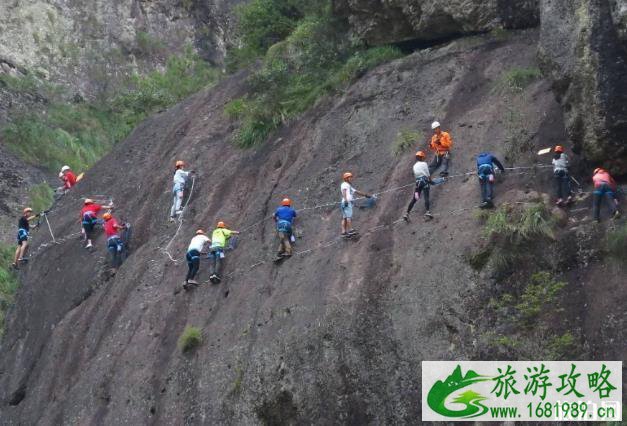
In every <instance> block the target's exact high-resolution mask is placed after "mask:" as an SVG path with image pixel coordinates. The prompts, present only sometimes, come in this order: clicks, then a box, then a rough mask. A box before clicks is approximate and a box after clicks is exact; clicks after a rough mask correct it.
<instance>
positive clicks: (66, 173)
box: [57, 166, 76, 193]
mask: <svg viewBox="0 0 627 426" xmlns="http://www.w3.org/2000/svg"><path fill="white" fill-rule="evenodd" d="M59 179H61V180H62V181H63V186H62V187H61V188H58V189H57V191H58V192H62V193H65V192H67V191H68V190H69V189H70V188H72V187H73V186H74V185H76V175H75V174H74V172H73V171H72V170H71V169H70V166H63V167H61V172H60V173H59Z"/></svg>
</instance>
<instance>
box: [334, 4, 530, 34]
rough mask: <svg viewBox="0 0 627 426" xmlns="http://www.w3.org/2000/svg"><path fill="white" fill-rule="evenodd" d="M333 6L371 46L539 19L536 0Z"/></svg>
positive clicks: (522, 24)
mask: <svg viewBox="0 0 627 426" xmlns="http://www.w3.org/2000/svg"><path fill="white" fill-rule="evenodd" d="M333 6H334V10H335V11H336V12H337V13H338V14H340V15H344V16H347V17H348V19H349V21H350V23H351V25H352V26H353V29H354V31H355V33H356V34H357V35H358V36H359V37H361V38H363V39H365V40H366V41H368V42H369V43H372V44H382V43H394V42H400V41H405V40H425V41H433V40H438V39H444V38H448V37H453V36H459V35H463V34H469V33H478V32H485V31H490V30H491V29H494V28H497V27H505V28H530V27H535V26H536V25H538V18H539V9H538V2H537V0H512V1H507V0H490V1H476V0H453V1H446V0H391V1H386V0H334V1H333Z"/></svg>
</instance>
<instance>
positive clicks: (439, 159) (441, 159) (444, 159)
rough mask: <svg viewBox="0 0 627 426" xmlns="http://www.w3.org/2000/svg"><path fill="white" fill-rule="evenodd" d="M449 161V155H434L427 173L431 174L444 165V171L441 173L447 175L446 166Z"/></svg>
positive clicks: (447, 153) (448, 153)
mask: <svg viewBox="0 0 627 426" xmlns="http://www.w3.org/2000/svg"><path fill="white" fill-rule="evenodd" d="M450 161H451V153H450V152H446V153H444V154H441V155H440V154H435V157H433V160H431V164H429V173H433V172H434V171H435V170H436V169H437V168H438V167H440V166H441V165H442V164H444V169H443V170H442V173H445V174H448V166H449V163H450Z"/></svg>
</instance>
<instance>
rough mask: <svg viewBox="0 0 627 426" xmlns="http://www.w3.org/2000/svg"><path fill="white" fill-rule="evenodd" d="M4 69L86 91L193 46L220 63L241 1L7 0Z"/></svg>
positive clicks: (0, 28) (1, 25)
mask: <svg viewBox="0 0 627 426" xmlns="http://www.w3.org/2000/svg"><path fill="white" fill-rule="evenodd" d="M1 3H2V4H1V5H0V6H1V7H0V67H1V68H0V72H5V73H15V72H16V71H18V72H19V71H20V70H22V71H24V72H26V71H27V72H34V73H35V74H36V75H38V76H40V77H43V78H45V79H49V80H50V81H52V82H54V83H57V84H63V85H64V86H67V87H72V88H73V90H74V91H75V92H76V93H78V94H81V95H83V96H89V95H93V94H98V93H101V92H106V91H107V90H110V89H111V87H112V86H115V84H116V81H118V80H119V79H120V78H122V77H124V76H125V75H127V74H129V73H131V72H133V71H136V70H139V71H142V70H144V69H152V68H154V67H155V66H158V65H160V64H162V63H163V61H164V60H165V58H166V57H167V56H168V55H169V54H171V53H173V52H180V51H181V49H182V47H183V46H185V45H188V44H189V45H192V46H193V47H194V48H195V49H197V50H198V51H199V52H201V53H202V54H203V56H205V57H206V58H207V59H209V60H211V61H213V62H215V63H220V62H221V61H222V59H223V57H224V54H225V49H226V46H227V45H228V44H229V43H230V42H231V32H230V31H229V30H230V28H231V23H232V22H231V21H232V19H231V14H230V12H231V10H232V7H233V5H235V4H237V3H238V0H219V1H213V2H205V1H193V0H182V1H179V0H148V1H140V0H129V1H126V0H96V1H90V2H83V1H74V0H2V2H1Z"/></svg>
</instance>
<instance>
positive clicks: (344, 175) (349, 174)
mask: <svg viewBox="0 0 627 426" xmlns="http://www.w3.org/2000/svg"><path fill="white" fill-rule="evenodd" d="M352 177H353V174H352V173H351V172H346V173H344V174H343V175H342V179H344V180H346V179H349V178H352Z"/></svg>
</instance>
